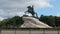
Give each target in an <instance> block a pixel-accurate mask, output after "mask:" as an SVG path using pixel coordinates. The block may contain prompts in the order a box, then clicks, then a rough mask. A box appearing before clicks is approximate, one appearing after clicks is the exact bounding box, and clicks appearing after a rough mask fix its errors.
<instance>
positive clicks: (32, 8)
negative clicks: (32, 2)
mask: <svg viewBox="0 0 60 34" xmlns="http://www.w3.org/2000/svg"><path fill="white" fill-rule="evenodd" d="M27 8H28V10H27V11H25V14H26V12H28V13H30V14H32V16H33V17H37V18H38V15H37V13H36V12H34V7H33V6H32V7H31V6H28V7H27ZM35 15H36V16H35Z"/></svg>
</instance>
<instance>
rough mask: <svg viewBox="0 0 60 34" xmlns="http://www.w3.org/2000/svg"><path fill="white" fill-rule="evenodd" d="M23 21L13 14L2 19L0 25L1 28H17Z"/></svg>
mask: <svg viewBox="0 0 60 34" xmlns="http://www.w3.org/2000/svg"><path fill="white" fill-rule="evenodd" d="M23 23H24V21H23V20H22V17H19V16H15V17H13V18H8V19H5V20H3V21H2V22H1V23H0V25H1V26H2V28H19V27H20V26H21V25H22V24H23Z"/></svg>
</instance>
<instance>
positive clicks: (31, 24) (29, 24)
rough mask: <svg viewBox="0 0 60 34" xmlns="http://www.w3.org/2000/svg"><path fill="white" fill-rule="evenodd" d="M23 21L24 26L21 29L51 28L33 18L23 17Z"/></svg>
mask: <svg viewBox="0 0 60 34" xmlns="http://www.w3.org/2000/svg"><path fill="white" fill-rule="evenodd" d="M23 21H24V24H22V25H21V27H22V28H52V27H51V26H48V25H47V24H45V23H43V22H41V21H39V20H38V19H36V18H33V17H23Z"/></svg>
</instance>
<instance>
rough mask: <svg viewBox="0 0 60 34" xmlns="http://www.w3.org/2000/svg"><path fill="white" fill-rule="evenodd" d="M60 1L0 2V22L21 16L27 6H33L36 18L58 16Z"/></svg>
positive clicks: (26, 0) (16, 0) (18, 0)
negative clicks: (36, 14)
mask: <svg viewBox="0 0 60 34" xmlns="http://www.w3.org/2000/svg"><path fill="white" fill-rule="evenodd" d="M58 3H60V0H0V20H3V19H5V18H9V17H13V16H16V15H19V16H22V15H23V14H24V12H25V11H26V10H27V6H32V5H34V10H35V12H37V13H38V16H40V15H41V14H43V15H58V16H59V14H60V12H59V10H60V5H59V4H58Z"/></svg>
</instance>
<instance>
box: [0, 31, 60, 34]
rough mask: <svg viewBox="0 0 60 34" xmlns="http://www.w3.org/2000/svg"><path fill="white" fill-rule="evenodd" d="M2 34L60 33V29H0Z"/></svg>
mask: <svg viewBox="0 0 60 34" xmlns="http://www.w3.org/2000/svg"><path fill="white" fill-rule="evenodd" d="M0 34H60V31H59V30H0Z"/></svg>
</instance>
